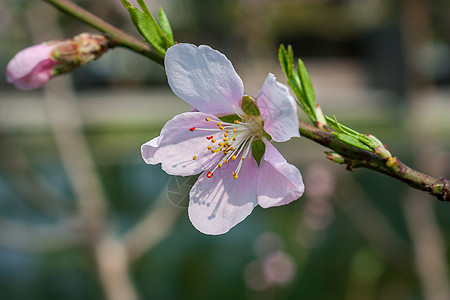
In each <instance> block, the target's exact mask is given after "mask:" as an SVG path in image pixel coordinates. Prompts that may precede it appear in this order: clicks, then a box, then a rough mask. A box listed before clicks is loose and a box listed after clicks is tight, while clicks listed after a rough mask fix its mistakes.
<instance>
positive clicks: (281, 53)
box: [278, 44, 289, 78]
mask: <svg viewBox="0 0 450 300" xmlns="http://www.w3.org/2000/svg"><path fill="white" fill-rule="evenodd" d="M278 59H279V60H280V64H281V67H282V68H283V72H284V75H286V78H288V77H289V76H288V74H289V71H288V68H289V64H288V60H287V52H286V48H285V47H284V45H283V44H281V45H280V48H278Z"/></svg>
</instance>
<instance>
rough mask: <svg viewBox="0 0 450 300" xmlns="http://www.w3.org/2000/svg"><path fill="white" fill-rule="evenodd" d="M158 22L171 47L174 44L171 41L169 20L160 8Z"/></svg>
mask: <svg viewBox="0 0 450 300" xmlns="http://www.w3.org/2000/svg"><path fill="white" fill-rule="evenodd" d="M158 21H159V25H160V26H161V30H162V31H163V32H164V34H165V35H166V37H167V39H168V40H169V41H170V42H171V43H172V45H173V44H175V41H174V39H173V33H172V27H170V23H169V19H168V18H167V15H166V13H165V12H164V10H163V9H162V7H160V8H159V11H158Z"/></svg>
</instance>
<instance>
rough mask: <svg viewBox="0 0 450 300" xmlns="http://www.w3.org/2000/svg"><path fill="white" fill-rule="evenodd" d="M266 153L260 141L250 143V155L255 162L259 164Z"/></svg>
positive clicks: (264, 146) (264, 145)
mask: <svg viewBox="0 0 450 300" xmlns="http://www.w3.org/2000/svg"><path fill="white" fill-rule="evenodd" d="M265 152H266V144H264V142H263V141H262V140H256V141H254V142H253V143H252V155H253V158H254V159H255V160H256V162H257V163H258V166H259V164H260V163H261V159H262V157H263V155H264V153H265Z"/></svg>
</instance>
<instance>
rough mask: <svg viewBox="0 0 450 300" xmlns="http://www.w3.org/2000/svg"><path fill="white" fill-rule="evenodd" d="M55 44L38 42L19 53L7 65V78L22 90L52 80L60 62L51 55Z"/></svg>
mask: <svg viewBox="0 0 450 300" xmlns="http://www.w3.org/2000/svg"><path fill="white" fill-rule="evenodd" d="M53 48H54V45H48V44H38V45H35V46H32V47H28V48H26V49H23V50H22V51H20V52H19V53H17V54H16V55H15V56H14V57H13V58H12V59H11V61H10V62H9V63H8V66H7V67H6V79H7V80H8V82H10V83H12V84H14V85H15V86H16V87H18V88H19V89H22V90H31V89H35V88H38V87H40V86H41V85H43V84H45V83H46V82H47V81H49V80H50V78H51V77H52V76H53V75H52V69H53V68H54V67H55V66H56V65H57V64H58V62H56V61H54V60H53V59H51V57H50V53H51V52H52V49H53Z"/></svg>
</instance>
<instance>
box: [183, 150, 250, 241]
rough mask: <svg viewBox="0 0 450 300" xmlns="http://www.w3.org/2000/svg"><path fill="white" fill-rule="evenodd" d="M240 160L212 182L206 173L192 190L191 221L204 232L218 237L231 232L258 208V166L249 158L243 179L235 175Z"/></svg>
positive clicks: (243, 166) (241, 174)
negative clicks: (236, 177) (234, 176)
mask: <svg viewBox="0 0 450 300" xmlns="http://www.w3.org/2000/svg"><path fill="white" fill-rule="evenodd" d="M237 164H238V160H236V161H232V162H230V163H229V164H224V168H220V169H219V168H218V169H216V171H215V172H214V175H213V176H212V177H211V178H207V176H206V172H205V173H203V174H202V175H200V177H199V179H198V181H197V182H196V183H195V185H194V186H193V187H192V190H191V192H190V201H189V209H188V212H189V218H190V220H191V222H192V224H193V225H194V227H195V228H197V229H198V230H199V231H200V232H203V233H205V234H212V235H218V234H223V233H226V232H228V231H229V230H230V229H231V228H233V227H234V226H235V225H236V224H238V223H239V222H241V221H242V220H244V219H245V218H246V217H247V216H248V215H249V214H250V213H251V212H252V210H253V208H254V207H255V206H256V205H257V202H256V178H257V174H258V165H257V164H256V161H255V160H254V159H253V157H252V156H251V155H249V156H247V158H246V159H245V161H244V162H243V165H242V168H241V170H240V172H239V178H238V179H234V178H233V175H232V174H231V173H232V172H233V171H234V170H235V168H236V166H237Z"/></svg>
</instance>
